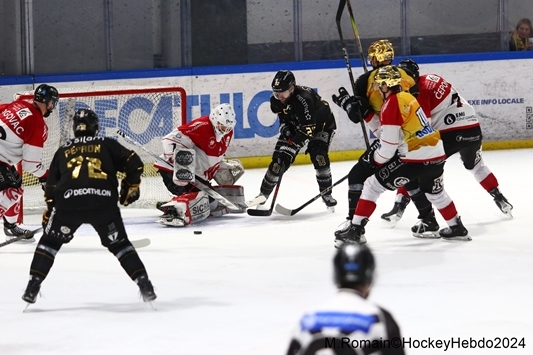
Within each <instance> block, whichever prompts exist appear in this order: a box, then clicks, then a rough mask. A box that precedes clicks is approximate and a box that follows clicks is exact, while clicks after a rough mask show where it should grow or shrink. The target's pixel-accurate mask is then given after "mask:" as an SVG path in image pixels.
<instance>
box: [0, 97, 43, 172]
mask: <svg viewBox="0 0 533 355" xmlns="http://www.w3.org/2000/svg"><path fill="white" fill-rule="evenodd" d="M47 138H48V127H47V126H46V123H45V121H44V118H43V115H42V113H41V111H40V110H39V109H38V108H37V107H35V106H33V104H32V103H31V102H28V101H23V100H20V101H14V102H12V103H10V104H3V105H0V162H2V163H6V164H8V165H10V166H13V165H17V164H19V163H22V169H23V170H24V171H26V172H28V173H31V174H33V175H35V176H37V177H38V178H40V177H44V176H46V174H47V171H48V170H47V169H46V168H45V167H43V165H42V152H43V146H44V142H45V141H46V139H47Z"/></svg>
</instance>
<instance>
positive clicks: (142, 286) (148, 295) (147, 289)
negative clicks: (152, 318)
mask: <svg viewBox="0 0 533 355" xmlns="http://www.w3.org/2000/svg"><path fill="white" fill-rule="evenodd" d="M135 283H136V284H137V286H139V292H140V294H141V298H142V300H143V301H144V302H152V301H154V300H155V299H156V298H157V295H156V294H155V292H154V286H152V282H150V280H149V279H148V275H146V274H145V275H141V276H139V277H138V278H136V279H135Z"/></svg>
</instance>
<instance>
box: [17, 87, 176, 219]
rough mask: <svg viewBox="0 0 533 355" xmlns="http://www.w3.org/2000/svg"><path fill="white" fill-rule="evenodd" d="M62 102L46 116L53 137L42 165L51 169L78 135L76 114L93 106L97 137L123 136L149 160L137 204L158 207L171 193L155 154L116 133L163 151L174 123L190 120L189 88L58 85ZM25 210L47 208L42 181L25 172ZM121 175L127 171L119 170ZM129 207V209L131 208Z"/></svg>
mask: <svg viewBox="0 0 533 355" xmlns="http://www.w3.org/2000/svg"><path fill="white" fill-rule="evenodd" d="M58 90H59V96H60V98H59V102H58V105H57V107H56V109H55V110H54V112H52V114H51V115H50V116H49V117H47V118H45V121H46V124H47V125H48V139H47V141H46V142H45V144H44V151H43V164H44V165H45V166H46V167H47V168H48V167H49V166H50V163H51V162H52V158H53V156H54V153H55V152H56V150H57V149H58V148H59V147H60V145H62V144H64V143H65V142H66V141H67V140H68V139H69V138H72V137H73V133H72V117H73V115H74V112H75V111H76V110H78V109H82V108H90V109H92V110H94V112H96V114H97V115H98V118H99V125H100V132H99V133H98V136H106V137H112V138H116V139H118V141H119V142H120V143H122V144H123V145H124V146H125V147H126V148H128V149H132V150H134V151H135V152H137V154H139V156H140V157H141V159H142V160H143V162H144V164H145V165H144V173H143V177H142V181H141V186H140V189H141V197H140V199H139V200H138V201H136V202H135V203H133V204H131V205H130V206H131V207H132V208H153V207H155V203H156V202H157V201H168V200H169V198H170V197H171V195H170V193H169V192H168V190H167V189H166V187H165V185H164V184H163V181H162V179H161V177H160V175H159V174H158V172H157V170H156V169H154V167H153V163H154V162H155V158H154V157H152V156H151V155H150V154H148V153H146V152H145V151H143V150H142V149H140V148H139V147H136V146H134V145H131V144H129V143H128V142H126V141H125V140H124V138H122V137H120V136H119V135H118V134H117V131H118V130H121V131H122V132H124V133H126V134H127V135H128V136H129V137H131V138H133V139H134V140H136V141H137V142H139V143H141V144H143V146H145V147H146V148H147V149H148V150H150V151H151V152H153V153H155V154H157V155H159V154H161V153H162V151H163V149H162V145H161V138H162V137H163V136H165V135H166V134H168V133H169V132H170V131H172V130H173V129H174V128H175V127H177V126H179V125H181V124H184V123H185V122H186V107H187V105H186V92H185V90H184V89H183V88H181V87H164V88H143V87H93V88H72V89H58ZM16 99H18V100H32V99H33V92H30V93H22V94H17V95H16ZM22 177H23V180H22V181H23V187H24V195H23V201H22V204H23V208H24V212H25V213H32V212H40V211H42V210H44V209H45V207H46V204H45V203H44V197H43V191H42V189H41V184H40V183H39V180H38V179H37V178H36V177H35V176H33V175H31V174H28V173H26V172H23V176H22ZM119 178H120V179H122V178H123V176H122V174H119ZM130 206H128V207H130Z"/></svg>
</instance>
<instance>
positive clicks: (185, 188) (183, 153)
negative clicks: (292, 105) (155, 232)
mask: <svg viewBox="0 0 533 355" xmlns="http://www.w3.org/2000/svg"><path fill="white" fill-rule="evenodd" d="M235 124H236V120H235V111H234V110H233V108H232V107H231V105H229V104H221V105H218V106H217V107H215V109H213V110H212V111H211V114H210V115H209V116H202V117H199V118H197V119H195V120H193V121H192V122H190V123H187V124H184V125H182V126H179V127H177V128H176V129H174V130H173V131H172V132H170V133H169V134H167V135H166V136H165V137H163V140H162V144H163V152H164V153H163V154H162V155H161V158H162V159H164V160H165V161H166V162H168V164H163V163H162V162H156V163H155V164H154V166H155V167H156V169H158V171H159V174H160V175H161V177H162V178H163V183H164V184H165V186H166V188H167V189H168V191H170V193H172V194H173V195H175V196H174V197H173V198H172V200H170V201H168V202H163V203H161V202H160V203H158V204H157V208H159V209H160V210H162V211H163V212H164V214H163V215H162V216H160V217H159V219H158V220H157V222H158V223H161V224H164V225H168V226H175V227H181V226H186V225H189V224H191V223H195V222H198V221H202V220H204V219H206V218H207V217H210V216H213V217H216V216H221V215H224V214H226V213H230V212H231V213H234V212H237V213H240V212H244V208H242V209H239V210H230V209H228V208H227V207H226V206H224V205H222V204H221V203H219V201H218V200H215V199H213V198H212V197H209V196H208V195H207V193H206V192H205V191H203V190H201V189H199V188H197V187H196V186H195V180H196V176H198V177H200V178H202V179H205V180H207V181H211V180H213V179H214V180H215V181H216V182H217V184H218V186H214V187H213V189H215V191H216V192H218V193H219V194H220V195H222V196H223V197H225V198H226V199H227V200H229V201H230V202H232V203H233V204H235V205H237V206H244V188H243V187H242V186H238V185H235V182H236V181H237V180H238V179H239V178H240V177H241V176H242V175H243V174H244V168H243V166H242V164H241V162H240V161H238V160H236V159H231V160H225V159H224V154H225V153H226V151H227V149H228V147H229V145H230V143H231V140H232V138H233V128H234V127H235Z"/></svg>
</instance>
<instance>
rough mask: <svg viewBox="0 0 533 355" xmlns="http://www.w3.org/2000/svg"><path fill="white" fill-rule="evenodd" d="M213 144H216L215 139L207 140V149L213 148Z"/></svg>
mask: <svg viewBox="0 0 533 355" xmlns="http://www.w3.org/2000/svg"><path fill="white" fill-rule="evenodd" d="M215 144H216V141H215V138H213V137H211V139H209V148H214V147H215Z"/></svg>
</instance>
